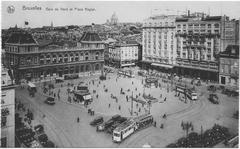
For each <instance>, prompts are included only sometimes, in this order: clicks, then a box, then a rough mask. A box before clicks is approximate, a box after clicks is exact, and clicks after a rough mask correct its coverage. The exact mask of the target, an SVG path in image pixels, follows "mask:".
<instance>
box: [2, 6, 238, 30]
mask: <svg viewBox="0 0 240 149" xmlns="http://www.w3.org/2000/svg"><path fill="white" fill-rule="evenodd" d="M8 6H13V7H14V8H15V11H14V12H13V13H8V11H7V8H8ZM24 6H25V7H28V8H29V7H41V10H36V9H35V10H24V9H23V7H24ZM47 8H52V9H53V10H52V11H47V10H46V9H47ZM55 8H58V11H57V10H55ZM60 8H68V10H67V11H66V10H60ZM70 8H73V10H71V11H70ZM85 8H89V9H91V10H92V11H88V10H85ZM166 9H167V10H166ZM187 9H188V10H190V11H191V12H195V11H196V12H205V13H207V14H208V13H210V15H224V14H225V15H227V16H230V18H235V19H239V17H240V1H210V2H209V1H194V2H192V1H72V2H69V1H68V2H66V1H3V2H2V9H1V19H2V20H1V22H2V24H1V25H2V28H3V29H6V28H9V27H14V26H15V25H16V24H17V26H18V27H24V22H25V21H27V22H29V25H28V27H42V26H50V25H51V22H53V26H64V25H90V24H92V23H95V24H102V23H105V22H106V20H107V19H110V18H111V16H112V14H113V13H114V12H116V15H117V17H118V20H119V22H142V21H143V20H144V19H146V18H148V17H149V16H151V15H157V14H168V13H173V12H172V11H174V12H175V14H177V13H178V14H181V13H183V12H186V10H187ZM177 11H178V12H177Z"/></svg>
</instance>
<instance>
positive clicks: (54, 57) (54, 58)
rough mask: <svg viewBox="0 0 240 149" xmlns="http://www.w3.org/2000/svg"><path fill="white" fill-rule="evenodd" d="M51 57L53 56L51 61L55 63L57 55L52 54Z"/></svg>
mask: <svg viewBox="0 0 240 149" xmlns="http://www.w3.org/2000/svg"><path fill="white" fill-rule="evenodd" d="M52 58H53V60H52V62H53V63H57V56H56V55H53V57H52Z"/></svg>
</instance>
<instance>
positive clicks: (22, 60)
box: [20, 57, 24, 65]
mask: <svg viewBox="0 0 240 149" xmlns="http://www.w3.org/2000/svg"><path fill="white" fill-rule="evenodd" d="M20 63H21V65H24V58H23V57H21V59H20Z"/></svg>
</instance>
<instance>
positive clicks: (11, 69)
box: [10, 61, 14, 85]
mask: <svg viewBox="0 0 240 149" xmlns="http://www.w3.org/2000/svg"><path fill="white" fill-rule="evenodd" d="M13 68H14V66H13V61H11V64H10V71H11V74H12V76H11V83H12V85H13V79H14V74H13V73H14V70H13Z"/></svg>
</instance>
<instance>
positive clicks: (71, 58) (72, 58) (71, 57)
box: [70, 53, 74, 62]
mask: <svg viewBox="0 0 240 149" xmlns="http://www.w3.org/2000/svg"><path fill="white" fill-rule="evenodd" d="M70 61H71V62H73V61H74V57H73V54H72V53H71V54H70Z"/></svg>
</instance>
